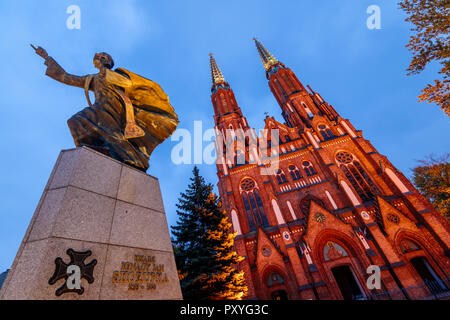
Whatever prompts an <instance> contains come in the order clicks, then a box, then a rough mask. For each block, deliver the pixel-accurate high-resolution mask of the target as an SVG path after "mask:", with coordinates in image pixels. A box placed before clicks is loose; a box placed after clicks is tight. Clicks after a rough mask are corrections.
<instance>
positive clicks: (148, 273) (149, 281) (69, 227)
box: [0, 147, 182, 300]
mask: <svg viewBox="0 0 450 320" xmlns="http://www.w3.org/2000/svg"><path fill="white" fill-rule="evenodd" d="M68 249H73V250H74V251H76V252H85V251H88V250H90V251H91V252H92V254H91V255H90V256H89V257H87V258H86V259H85V261H84V263H85V264H86V265H87V264H89V263H90V262H91V261H93V260H94V259H95V260H96V261H97V263H96V265H95V267H94V271H93V277H94V281H93V282H92V283H88V281H87V280H86V279H85V278H81V287H83V288H84V292H83V293H82V294H81V295H79V294H78V293H75V292H67V293H64V294H62V295H60V296H56V294H55V292H56V290H57V289H58V288H60V287H61V286H63V285H64V283H66V278H63V279H60V280H58V281H57V282H56V283H55V284H53V285H51V284H49V279H50V278H51V277H52V275H53V273H54V272H55V268H56V264H55V259H56V258H58V257H60V258H61V259H62V260H63V261H64V262H65V263H66V264H70V257H69V256H68V255H67V250H68ZM65 274H67V275H71V274H69V273H65ZM0 299H8V300H9V299H90V300H94V299H102V300H103V299H182V295H181V290H180V285H179V281H178V276H177V269H176V265H175V259H174V255H173V250H172V245H171V241H170V235H169V230H168V226H167V221H166V216H165V213H164V206H163V202H162V198H161V191H160V187H159V182H158V179H156V178H154V177H152V176H149V175H147V174H145V173H143V172H141V171H139V170H136V169H134V168H132V167H129V166H127V165H124V164H123V163H120V162H118V161H116V160H114V159H111V158H109V157H107V156H105V155H103V154H101V153H98V152H96V151H94V150H91V149H89V148H85V147H82V148H76V149H71V150H65V151H62V152H61V154H60V155H59V158H58V160H57V162H56V165H55V167H54V169H53V171H52V174H51V176H50V179H49V180H48V183H47V185H46V187H45V190H44V192H43V194H42V197H41V199H40V201H39V203H38V206H37V209H36V211H35V213H34V215H33V218H32V219H31V222H30V225H29V227H28V230H27V232H26V234H25V236H24V239H23V241H22V244H21V246H20V248H19V251H18V253H17V255H16V258H15V259H14V262H13V265H12V267H11V270H10V271H9V273H8V276H7V278H6V280H5V282H4V284H3V287H2V289H1V291H0Z"/></svg>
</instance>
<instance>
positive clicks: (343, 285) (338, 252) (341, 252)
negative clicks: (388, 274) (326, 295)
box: [322, 241, 366, 300]
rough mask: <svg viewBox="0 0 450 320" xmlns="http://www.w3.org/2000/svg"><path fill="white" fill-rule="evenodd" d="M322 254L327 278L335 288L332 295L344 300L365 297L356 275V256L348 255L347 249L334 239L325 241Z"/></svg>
mask: <svg viewBox="0 0 450 320" xmlns="http://www.w3.org/2000/svg"><path fill="white" fill-rule="evenodd" d="M322 254H323V260H324V267H325V268H326V270H328V275H329V279H330V280H331V282H332V283H333V287H334V288H335V289H334V291H335V293H334V295H335V296H336V297H337V298H339V299H344V300H363V299H365V298H366V294H365V292H364V289H363V286H362V285H361V282H360V280H359V279H358V277H357V275H356V272H357V269H355V266H357V263H358V262H356V261H354V260H355V259H356V258H355V257H352V256H350V255H349V253H348V250H347V249H346V248H344V246H343V245H342V244H341V243H338V242H336V241H327V242H326V244H325V245H324V247H323V251H322Z"/></svg>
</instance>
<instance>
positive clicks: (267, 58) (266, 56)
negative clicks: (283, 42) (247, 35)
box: [253, 38, 279, 71]
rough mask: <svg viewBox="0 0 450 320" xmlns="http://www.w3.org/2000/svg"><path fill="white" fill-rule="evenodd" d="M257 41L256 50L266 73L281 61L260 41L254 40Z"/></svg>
mask: <svg viewBox="0 0 450 320" xmlns="http://www.w3.org/2000/svg"><path fill="white" fill-rule="evenodd" d="M253 40H254V41H255V45H256V49H257V50H258V53H259V56H260V57H261V60H262V63H263V64H264V68H266V71H267V70H269V69H270V67H271V66H273V65H274V64H277V63H278V62H279V61H278V60H277V59H276V58H275V57H274V56H273V55H272V54H271V53H270V52H269V51H268V50H267V49H266V48H265V47H264V46H263V45H262V44H261V42H259V41H258V39H256V38H253Z"/></svg>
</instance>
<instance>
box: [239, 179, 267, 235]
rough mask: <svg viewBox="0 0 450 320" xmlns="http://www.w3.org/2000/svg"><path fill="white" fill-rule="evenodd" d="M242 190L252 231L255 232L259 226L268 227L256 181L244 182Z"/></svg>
mask: <svg viewBox="0 0 450 320" xmlns="http://www.w3.org/2000/svg"><path fill="white" fill-rule="evenodd" d="M240 189H241V193H242V201H243V202H244V208H245V211H246V213H247V218H248V222H249V226H250V230H251V231H255V230H256V227H257V226H262V227H268V226H269V222H268V221H267V216H266V212H265V210H264V206H263V203H262V201H261V197H260V195H259V191H258V188H257V187H256V183H255V181H254V180H253V179H250V178H246V179H244V180H242V182H241V186H240Z"/></svg>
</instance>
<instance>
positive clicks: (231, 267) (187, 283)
mask: <svg viewBox="0 0 450 320" xmlns="http://www.w3.org/2000/svg"><path fill="white" fill-rule="evenodd" d="M190 181H191V183H190V184H189V186H188V188H187V190H186V191H185V192H183V193H181V197H180V198H179V199H178V204H177V208H178V210H177V213H178V221H177V224H176V225H175V226H172V227H171V228H172V233H173V235H174V236H175V238H174V239H173V240H172V243H173V246H174V252H175V260H176V263H177V268H178V275H179V278H180V284H181V290H182V292H183V297H184V299H186V300H238V299H242V298H243V297H244V296H245V294H246V293H247V287H246V286H245V281H244V274H243V272H239V271H237V270H236V269H235V266H236V265H237V264H238V263H239V262H240V261H242V260H243V258H242V257H239V256H238V254H237V253H236V252H235V251H234V249H233V244H234V238H235V236H236V234H235V233H230V232H229V230H230V228H231V224H230V223H229V222H228V217H227V216H226V213H225V211H224V210H222V205H221V202H220V199H219V198H218V197H217V196H216V195H215V194H214V193H213V192H212V185H211V184H209V183H206V182H205V180H204V179H203V177H202V176H200V173H199V170H198V168H197V167H194V170H193V177H192V178H190Z"/></svg>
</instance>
